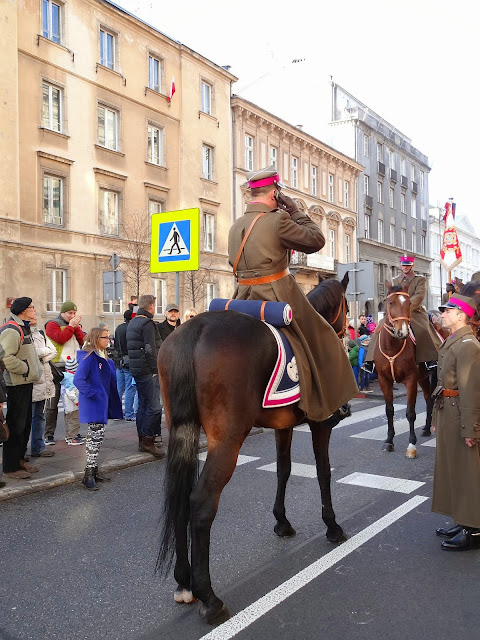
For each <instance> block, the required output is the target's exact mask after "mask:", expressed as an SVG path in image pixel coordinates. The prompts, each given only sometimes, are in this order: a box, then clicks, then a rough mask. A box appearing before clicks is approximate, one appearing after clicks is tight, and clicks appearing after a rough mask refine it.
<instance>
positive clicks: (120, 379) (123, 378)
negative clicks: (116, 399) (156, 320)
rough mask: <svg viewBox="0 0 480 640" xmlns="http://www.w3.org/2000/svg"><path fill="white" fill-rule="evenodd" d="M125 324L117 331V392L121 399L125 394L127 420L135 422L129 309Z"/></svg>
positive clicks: (130, 312)
mask: <svg viewBox="0 0 480 640" xmlns="http://www.w3.org/2000/svg"><path fill="white" fill-rule="evenodd" d="M123 318H124V320H125V322H123V323H122V324H119V325H118V327H117V328H116V330H115V342H114V344H115V353H116V354H117V358H116V360H115V366H116V368H117V390H118V395H119V396H120V399H122V397H123V394H124V393H125V420H127V422H133V421H134V420H135V414H136V412H137V406H136V405H137V401H136V400H137V387H136V385H135V382H134V380H133V377H132V374H131V373H130V365H129V362H128V347H127V327H128V323H129V322H130V320H131V319H132V310H131V309H127V310H126V311H125V313H124V314H123Z"/></svg>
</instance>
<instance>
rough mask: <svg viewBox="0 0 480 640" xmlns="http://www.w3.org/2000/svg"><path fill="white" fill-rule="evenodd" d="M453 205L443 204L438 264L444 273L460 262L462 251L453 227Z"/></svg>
mask: <svg viewBox="0 0 480 640" xmlns="http://www.w3.org/2000/svg"><path fill="white" fill-rule="evenodd" d="M455 208H456V207H455V203H454V202H452V203H451V204H450V202H447V203H446V204H445V216H444V220H445V231H444V232H443V239H442V247H441V249H440V262H441V263H442V265H443V267H444V269H445V270H446V271H451V270H452V269H453V268H454V267H456V266H457V265H459V264H460V262H462V251H461V249H460V242H459V241H458V236H457V229H456V227H455Z"/></svg>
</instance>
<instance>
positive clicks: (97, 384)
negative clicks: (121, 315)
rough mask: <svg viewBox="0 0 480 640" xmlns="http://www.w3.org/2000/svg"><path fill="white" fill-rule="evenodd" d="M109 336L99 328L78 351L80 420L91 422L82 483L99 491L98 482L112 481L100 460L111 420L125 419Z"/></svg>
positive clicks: (96, 328)
mask: <svg viewBox="0 0 480 640" xmlns="http://www.w3.org/2000/svg"><path fill="white" fill-rule="evenodd" d="M108 344H109V335H108V330H107V329H106V328H100V327H95V328H94V329H91V330H90V332H89V333H88V335H87V337H86V338H85V345H84V347H83V350H82V351H78V353H77V360H78V363H79V364H78V369H77V371H76V373H75V378H74V384H75V386H76V387H77V389H78V391H79V399H78V410H79V421H80V422H81V423H88V431H87V442H86V454H87V461H86V465H85V476H84V478H83V480H82V484H83V486H84V487H85V488H86V489H89V490H90V491H96V490H97V489H98V488H99V487H98V485H97V482H103V481H106V480H110V478H106V477H105V476H103V475H102V474H101V473H100V472H99V470H98V464H97V458H98V451H99V449H100V445H101V444H102V442H103V437H104V435H105V426H106V424H107V422H108V420H109V418H114V419H115V418H120V419H121V418H123V411H122V403H121V401H120V398H119V396H118V391H117V375H116V371H115V364H114V362H113V360H110V359H109V358H108V356H107V347H108Z"/></svg>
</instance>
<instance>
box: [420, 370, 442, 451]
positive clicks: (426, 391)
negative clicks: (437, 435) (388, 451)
mask: <svg viewBox="0 0 480 640" xmlns="http://www.w3.org/2000/svg"><path fill="white" fill-rule="evenodd" d="M418 382H419V384H420V386H421V387H422V391H423V397H424V398H425V404H426V406H427V418H426V420H425V426H424V427H423V429H422V433H421V435H422V436H423V437H425V438H428V437H430V436H431V435H432V431H431V428H432V413H433V405H434V399H433V397H432V394H433V391H434V389H435V387H436V386H437V370H436V369H433V371H432V373H431V374H430V375H429V376H428V377H427V378H422V379H420V380H419V381H418Z"/></svg>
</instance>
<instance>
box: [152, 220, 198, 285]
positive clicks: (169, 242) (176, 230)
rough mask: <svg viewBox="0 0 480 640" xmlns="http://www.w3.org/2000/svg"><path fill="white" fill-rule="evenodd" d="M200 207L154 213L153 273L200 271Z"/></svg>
mask: <svg viewBox="0 0 480 640" xmlns="http://www.w3.org/2000/svg"><path fill="white" fill-rule="evenodd" d="M199 237H200V210H199V209H198V208H195V209H181V210H179V211H167V212H165V213H154V214H153V215H152V233H151V249H150V272H151V273H165V272H171V271H197V270H198V261H199V255H198V254H199Z"/></svg>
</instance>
